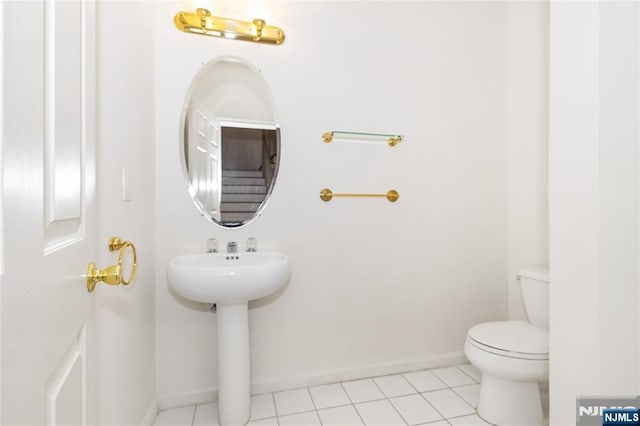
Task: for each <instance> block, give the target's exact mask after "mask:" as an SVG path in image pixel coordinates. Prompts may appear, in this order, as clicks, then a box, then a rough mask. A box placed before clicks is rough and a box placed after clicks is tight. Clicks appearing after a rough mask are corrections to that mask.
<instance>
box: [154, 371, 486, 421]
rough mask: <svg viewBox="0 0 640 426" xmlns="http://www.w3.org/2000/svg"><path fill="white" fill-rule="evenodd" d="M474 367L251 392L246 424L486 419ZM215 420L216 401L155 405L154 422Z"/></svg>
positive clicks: (477, 374)
mask: <svg viewBox="0 0 640 426" xmlns="http://www.w3.org/2000/svg"><path fill="white" fill-rule="evenodd" d="M479 381H480V373H479V371H478V370H476V369H475V368H474V367H473V366H472V365H470V364H464V365H459V366H456V367H447V368H436V369H432V370H423V371H414V372H410V373H404V374H394V375H389V376H381V377H373V378H368V379H362V380H353V381H348V382H341V383H332V384H327V385H321V386H311V387H308V388H302V389H293V390H288V391H282V392H273V393H268V394H262V395H254V396H252V397H251V419H250V421H249V423H248V424H249V425H265V426H316V425H317V426H356V425H366V426H374V425H375V426H383V425H390V426H399V425H430V426H437V425H454V426H458V425H477V426H480V425H487V424H488V423H486V422H484V421H483V420H482V419H481V418H480V417H478V415H477V413H476V410H475V407H476V405H477V403H478V391H479V389H480V385H479ZM215 425H218V406H217V403H208V404H200V405H197V406H190V407H181V408H174V409H170V410H165V411H161V412H160V413H159V414H158V417H157V418H156V421H155V426H215Z"/></svg>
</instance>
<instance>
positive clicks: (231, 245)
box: [227, 241, 238, 253]
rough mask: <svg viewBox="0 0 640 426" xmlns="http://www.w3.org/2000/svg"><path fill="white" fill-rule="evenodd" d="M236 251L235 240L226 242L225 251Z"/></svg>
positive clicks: (236, 244)
mask: <svg viewBox="0 0 640 426" xmlns="http://www.w3.org/2000/svg"><path fill="white" fill-rule="evenodd" d="M237 252H238V243H236V242H235V241H229V242H228V243H227V253H237Z"/></svg>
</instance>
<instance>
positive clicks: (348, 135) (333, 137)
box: [322, 130, 404, 147]
mask: <svg viewBox="0 0 640 426" xmlns="http://www.w3.org/2000/svg"><path fill="white" fill-rule="evenodd" d="M402 139H404V136H402V135H397V134H384V133H361V132H344V131H338V130H334V131H332V132H325V133H323V134H322V141H323V142H325V143H330V142H332V141H338V140H342V141H357V142H386V143H387V144H388V145H389V146H391V147H393V146H396V145H397V144H399V143H400V142H402Z"/></svg>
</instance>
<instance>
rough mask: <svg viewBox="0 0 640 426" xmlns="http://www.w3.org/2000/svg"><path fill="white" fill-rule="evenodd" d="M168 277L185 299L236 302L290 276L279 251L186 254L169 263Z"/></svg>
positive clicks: (269, 290) (255, 296)
mask: <svg viewBox="0 0 640 426" xmlns="http://www.w3.org/2000/svg"><path fill="white" fill-rule="evenodd" d="M167 278H168V280H169V286H170V287H171V289H172V290H173V291H174V292H175V293H176V294H178V295H179V296H182V297H184V298H185V299H189V300H193V301H196V302H205V303H216V304H238V303H244V302H248V301H249V300H253V299H259V298H261V297H264V296H267V295H269V294H271V293H273V292H275V291H276V290H278V289H279V288H280V287H282V286H283V285H284V284H285V283H286V282H287V280H288V279H289V258H288V256H287V255H286V254H284V253H282V252H279V251H259V252H243V253H201V254H186V255H182V256H178V257H176V258H175V259H173V260H172V261H171V262H170V263H169V267H168V269H167Z"/></svg>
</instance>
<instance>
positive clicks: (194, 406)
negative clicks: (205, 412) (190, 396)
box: [191, 404, 198, 426]
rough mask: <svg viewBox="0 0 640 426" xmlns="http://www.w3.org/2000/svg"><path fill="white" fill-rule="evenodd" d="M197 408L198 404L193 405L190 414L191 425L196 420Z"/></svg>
mask: <svg viewBox="0 0 640 426" xmlns="http://www.w3.org/2000/svg"><path fill="white" fill-rule="evenodd" d="M197 410H198V405H197V404H194V405H193V414H192V415H191V426H193V425H194V424H195V422H196V411H197Z"/></svg>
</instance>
